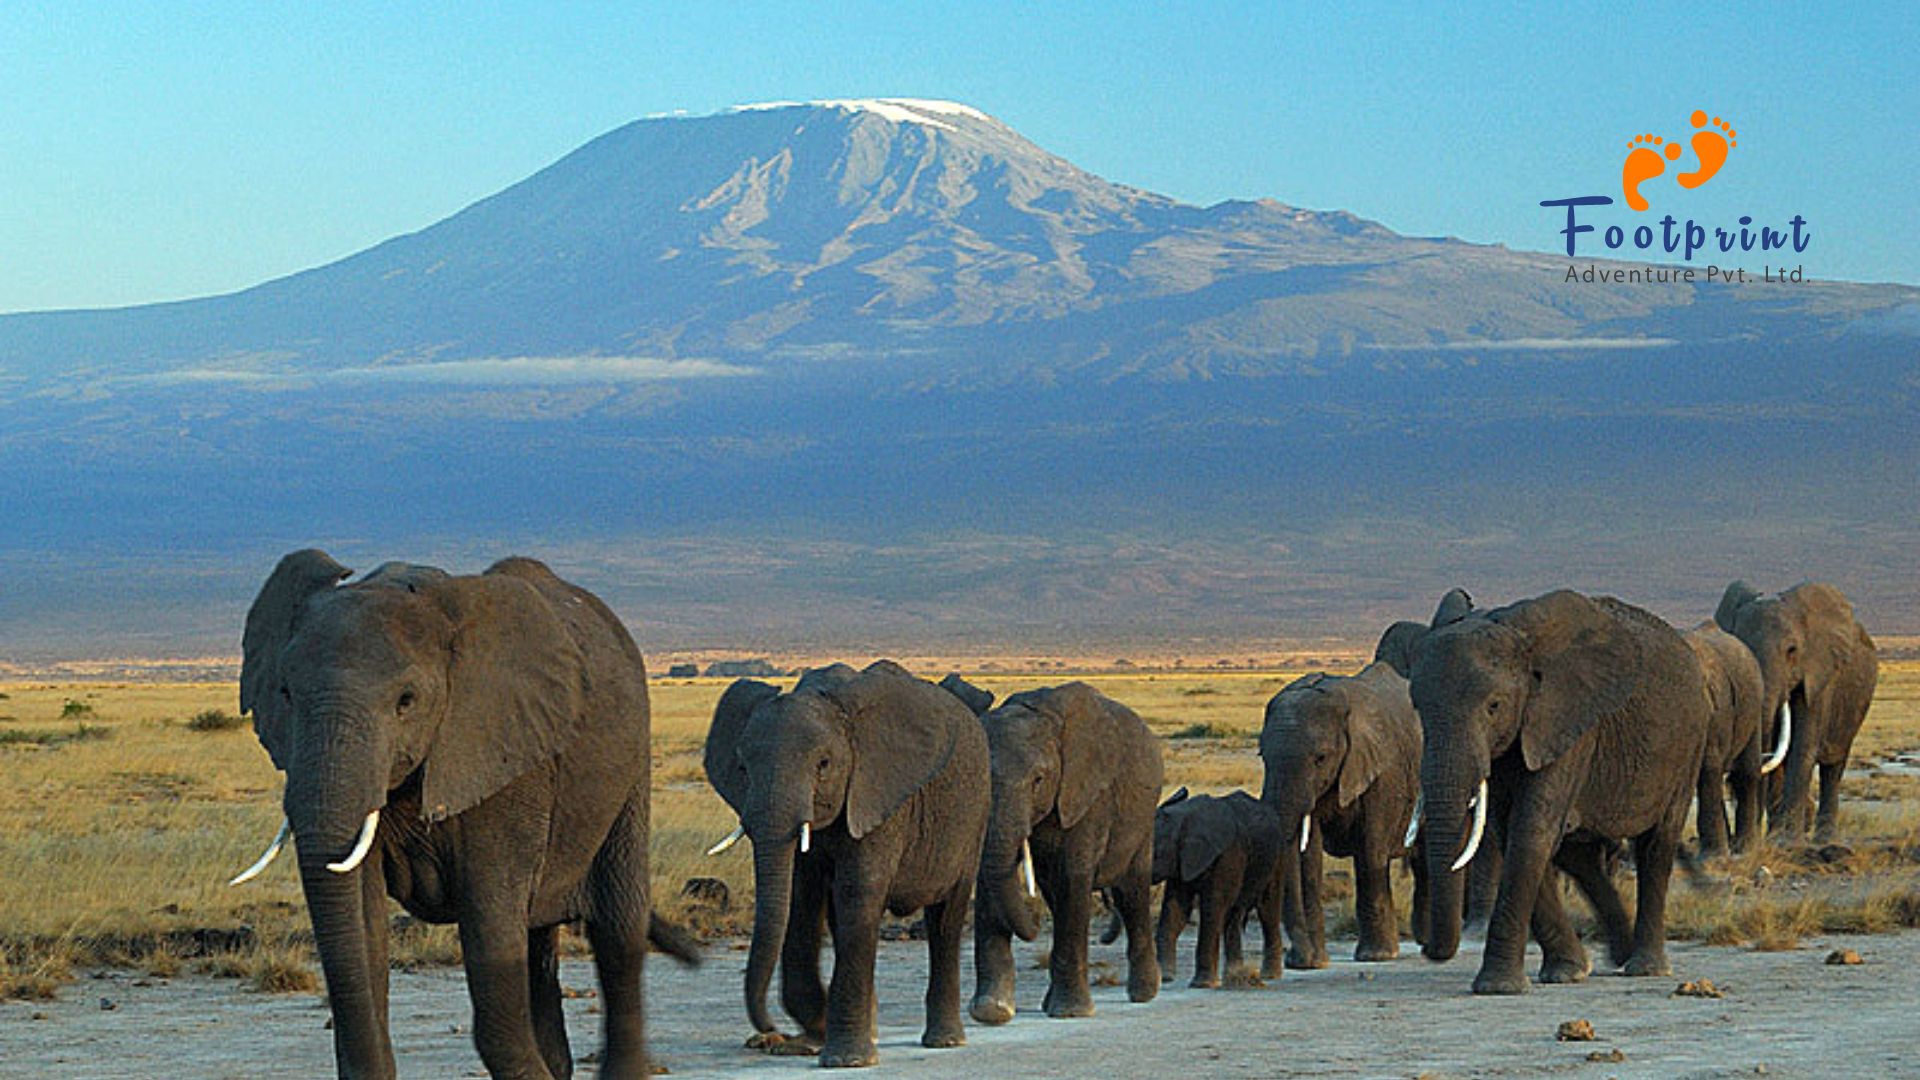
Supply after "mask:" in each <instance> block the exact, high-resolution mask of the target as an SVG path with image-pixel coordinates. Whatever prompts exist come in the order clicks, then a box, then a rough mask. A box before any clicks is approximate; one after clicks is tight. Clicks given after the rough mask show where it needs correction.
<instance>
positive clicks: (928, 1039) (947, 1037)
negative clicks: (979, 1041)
mask: <svg viewBox="0 0 1920 1080" xmlns="http://www.w3.org/2000/svg"><path fill="white" fill-rule="evenodd" d="M972 889H973V879H971V878H968V879H966V880H963V881H961V882H960V883H959V884H957V885H955V886H954V887H953V891H952V892H950V893H948V894H947V897H946V899H944V900H942V901H941V902H939V903H938V904H930V905H928V906H927V1030H926V1031H924V1032H922V1033H921V1035H920V1045H921V1046H926V1047H948V1046H964V1045H966V1042H967V1031H966V1028H965V1027H963V1026H962V1025H961V1023H960V939H961V937H962V936H964V935H965V933H966V929H967V901H968V900H970V899H971V898H972V897H971V895H970V894H971V892H972Z"/></svg>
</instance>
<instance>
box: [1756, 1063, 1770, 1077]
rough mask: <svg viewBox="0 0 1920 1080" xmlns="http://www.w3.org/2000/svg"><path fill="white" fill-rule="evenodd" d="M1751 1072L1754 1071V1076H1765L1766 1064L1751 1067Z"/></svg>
mask: <svg viewBox="0 0 1920 1080" xmlns="http://www.w3.org/2000/svg"><path fill="white" fill-rule="evenodd" d="M1753 1071H1754V1074H1755V1075H1757V1076H1765V1075H1767V1063H1766V1062H1764V1061H1763V1062H1761V1063H1760V1064H1758V1065H1755V1066H1754V1067H1753Z"/></svg>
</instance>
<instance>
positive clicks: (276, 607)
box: [240, 548, 353, 772]
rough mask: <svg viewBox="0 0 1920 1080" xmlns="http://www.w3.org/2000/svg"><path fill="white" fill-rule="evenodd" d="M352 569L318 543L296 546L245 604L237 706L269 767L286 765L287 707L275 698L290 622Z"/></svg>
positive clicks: (290, 627) (277, 696)
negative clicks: (248, 719)
mask: <svg viewBox="0 0 1920 1080" xmlns="http://www.w3.org/2000/svg"><path fill="white" fill-rule="evenodd" d="M352 573H353V571H351V570H349V569H347V568H346V567H344V566H341V565H340V564H339V563H337V562H335V561H334V559H333V556H331V555H328V554H327V553H326V552H324V551H321V550H319V549H318V548H307V549H305V550H303V551H296V552H293V553H292V554H290V555H287V556H286V557H284V558H282V559H281V560H280V565H278V566H276V567H274V568H273V573H272V574H270V575H268V576H267V583H266V584H265V585H262V586H261V587H260V595H259V596H256V597H254V600H253V606H252V607H251V608H248V609H247V622H246V629H245V630H244V631H243V632H242V633H241V637H240V651H241V661H240V711H241V712H243V713H249V712H250V713H252V714H253V730H254V734H256V735H258V736H259V737H260V744H261V745H262V746H265V747H266V748H267V756H268V757H271V758H272V759H273V767H274V768H276V769H279V770H280V771H282V772H285V771H286V769H287V758H288V752H289V750H290V749H291V748H290V747H289V746H288V745H287V740H288V732H287V720H288V718H289V715H290V713H291V711H292V710H291V709H289V708H288V707H287V704H286V702H285V701H283V700H282V699H281V697H280V652H281V650H283V649H285V648H286V647H287V640H288V639H289V638H291V637H293V625H294V623H295V621H296V620H298V618H299V616H300V609H301V607H302V606H304V605H305V604H306V602H307V600H308V599H310V598H311V597H313V596H314V595H315V594H317V593H322V592H325V591H327V590H328V589H331V588H333V587H334V585H336V584H338V583H339V582H340V580H341V579H343V578H345V577H347V576H348V575H350V574H352Z"/></svg>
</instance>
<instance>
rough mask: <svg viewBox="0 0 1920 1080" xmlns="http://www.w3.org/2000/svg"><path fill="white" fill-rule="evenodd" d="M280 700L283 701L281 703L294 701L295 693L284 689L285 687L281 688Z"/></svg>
mask: <svg viewBox="0 0 1920 1080" xmlns="http://www.w3.org/2000/svg"><path fill="white" fill-rule="evenodd" d="M280 700H281V701H287V702H291V701H292V700H293V691H291V690H289V689H287V688H286V687H284V686H283V687H281V688H280Z"/></svg>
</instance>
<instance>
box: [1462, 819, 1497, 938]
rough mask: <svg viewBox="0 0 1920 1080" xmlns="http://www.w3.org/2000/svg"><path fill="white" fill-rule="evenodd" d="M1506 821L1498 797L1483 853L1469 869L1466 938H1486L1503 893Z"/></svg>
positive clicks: (1464, 926)
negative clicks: (1494, 909) (1502, 834)
mask: <svg viewBox="0 0 1920 1080" xmlns="http://www.w3.org/2000/svg"><path fill="white" fill-rule="evenodd" d="M1503 820H1504V818H1503V817H1502V815H1501V814H1500V811H1499V806H1498V802H1497V797H1496V803H1495V807H1494V811H1493V813H1491V814H1489V815H1488V816H1487V835H1486V838H1485V842H1483V843H1482V844H1481V845H1480V851H1479V852H1478V853H1477V854H1476V855H1474V857H1473V862H1472V863H1470V864H1468V866H1467V902H1466V910H1465V912H1464V914H1462V916H1461V919H1460V923H1461V929H1460V932H1461V934H1462V935H1463V936H1465V937H1478V938H1485V937H1486V936H1487V925H1488V923H1489V922H1490V921H1491V920H1492V919H1493V901H1494V897H1496V896H1498V895H1499V893H1500V882H1501V879H1502V878H1503V876H1504V874H1503V869H1504V868H1503V866H1502V863H1504V862H1505V856H1504V855H1503V854H1502V852H1503V851H1504V850H1505V848H1504V846H1503V845H1504V843H1505V841H1504V840H1503V839H1502V836H1501V832H1502V829H1503V826H1502V825H1501V824H1500V823H1501V822H1502V821H1503Z"/></svg>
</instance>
